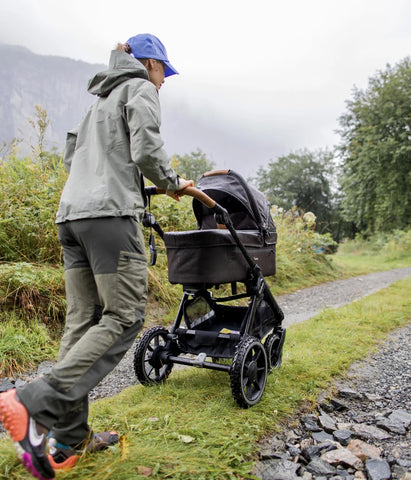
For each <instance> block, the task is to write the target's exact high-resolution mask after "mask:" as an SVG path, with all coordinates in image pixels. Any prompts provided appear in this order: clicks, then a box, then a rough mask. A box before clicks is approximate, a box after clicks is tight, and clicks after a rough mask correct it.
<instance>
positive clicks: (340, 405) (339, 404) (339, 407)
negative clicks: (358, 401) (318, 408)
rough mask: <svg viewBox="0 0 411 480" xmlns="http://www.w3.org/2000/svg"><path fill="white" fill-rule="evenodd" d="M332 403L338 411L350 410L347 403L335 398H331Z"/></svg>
mask: <svg viewBox="0 0 411 480" xmlns="http://www.w3.org/2000/svg"><path fill="white" fill-rule="evenodd" d="M330 403H331V405H332V406H333V407H334V410H335V411H336V412H343V411H344V410H348V407H347V405H346V404H345V403H343V402H340V401H338V400H335V399H334V398H332V399H331V402H330Z"/></svg>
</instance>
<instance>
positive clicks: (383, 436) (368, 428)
mask: <svg viewBox="0 0 411 480" xmlns="http://www.w3.org/2000/svg"><path fill="white" fill-rule="evenodd" d="M351 428H352V430H353V432H354V433H356V435H357V436H358V437H360V438H362V439H365V440H387V439H389V438H392V437H391V435H390V434H389V433H387V432H385V431H384V430H381V429H380V428H377V427H375V426H374V425H366V424H365V423H360V424H358V425H356V424H353V425H352V427H351Z"/></svg>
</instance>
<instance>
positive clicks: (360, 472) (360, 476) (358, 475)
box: [354, 470, 367, 480]
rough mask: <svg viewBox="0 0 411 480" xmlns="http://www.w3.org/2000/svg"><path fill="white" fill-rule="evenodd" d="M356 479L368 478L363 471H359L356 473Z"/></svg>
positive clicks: (363, 479)
mask: <svg viewBox="0 0 411 480" xmlns="http://www.w3.org/2000/svg"><path fill="white" fill-rule="evenodd" d="M354 478H356V479H357V480H366V478H367V477H366V475H365V473H364V472H363V471H361V470H357V471H356V472H355V473H354Z"/></svg>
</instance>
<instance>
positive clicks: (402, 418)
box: [388, 409, 411, 428]
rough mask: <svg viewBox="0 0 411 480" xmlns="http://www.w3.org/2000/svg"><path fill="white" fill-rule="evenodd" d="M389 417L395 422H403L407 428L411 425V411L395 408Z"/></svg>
mask: <svg viewBox="0 0 411 480" xmlns="http://www.w3.org/2000/svg"><path fill="white" fill-rule="evenodd" d="M388 418H389V420H391V421H393V422H401V423H402V424H403V425H404V427H405V428H408V427H409V426H410V425H411V413H408V412H407V411H405V410H402V409H399V410H394V411H393V412H392V413H391V415H389V417H388Z"/></svg>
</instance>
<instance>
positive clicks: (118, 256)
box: [17, 217, 147, 445]
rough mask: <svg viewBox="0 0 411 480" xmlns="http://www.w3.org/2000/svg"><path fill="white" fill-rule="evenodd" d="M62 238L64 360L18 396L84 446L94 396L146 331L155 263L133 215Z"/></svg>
mask: <svg viewBox="0 0 411 480" xmlns="http://www.w3.org/2000/svg"><path fill="white" fill-rule="evenodd" d="M59 239H60V243H61V245H62V247H63V254H64V267H65V281H66V297H67V314H66V325H65V331H64V335H63V338H62V340H61V345H60V351H59V356H58V361H57V363H56V364H55V365H54V367H53V368H52V369H51V371H50V372H49V373H48V374H46V375H45V376H44V377H42V378H40V379H37V380H35V381H33V382H30V383H28V384H26V385H23V386H22V387H20V388H18V389H17V394H18V396H19V398H20V400H21V402H22V403H23V405H25V407H26V408H27V410H28V411H29V413H30V415H31V416H32V417H34V419H35V420H36V421H38V422H39V423H41V424H43V425H44V426H46V427H47V428H48V429H49V430H50V431H51V435H52V436H53V437H54V438H56V439H57V440H58V441H59V442H61V443H64V444H67V445H77V444H78V443H80V442H81V441H82V440H84V439H85V438H86V437H87V436H88V435H89V432H90V427H89V425H88V423H87V417H88V393H89V392H90V390H92V389H93V388H94V387H95V386H96V385H97V384H98V383H99V382H100V381H101V380H102V379H103V378H104V377H105V376H106V375H107V374H108V373H109V372H110V371H111V370H112V369H113V368H114V367H115V366H116V365H117V364H118V363H119V361H120V360H121V358H122V357H123V356H124V354H125V353H126V352H127V350H128V349H129V348H130V346H131V345H132V343H133V341H134V340H135V338H136V336H137V334H138V332H139V330H140V329H141V327H142V325H143V322H144V314H145V306H146V301H147V260H146V255H145V248H144V238H143V234H142V231H141V228H140V225H139V223H138V222H137V221H136V220H135V219H134V218H132V217H107V218H95V219H85V220H76V221H72V222H65V223H61V224H59ZM99 311H100V312H102V314H101V315H96V312H99ZM99 317H101V318H99Z"/></svg>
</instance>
